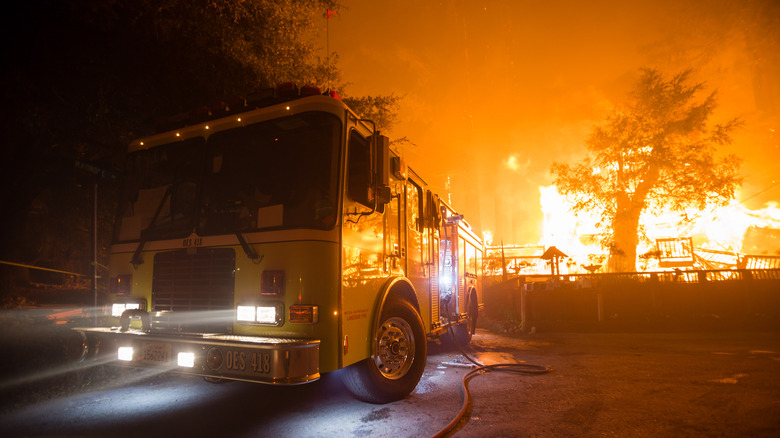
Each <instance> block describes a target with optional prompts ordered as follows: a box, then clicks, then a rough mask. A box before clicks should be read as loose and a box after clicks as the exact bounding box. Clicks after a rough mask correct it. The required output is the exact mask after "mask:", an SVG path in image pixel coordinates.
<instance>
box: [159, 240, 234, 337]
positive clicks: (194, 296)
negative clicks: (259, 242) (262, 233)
mask: <svg viewBox="0 0 780 438" xmlns="http://www.w3.org/2000/svg"><path fill="white" fill-rule="evenodd" d="M235 269H236V252H235V251H234V250H233V249H229V248H198V249H197V251H192V250H189V251H188V250H186V249H182V250H177V251H171V252H163V253H158V254H157V255H155V257H154V278H153V280H152V306H151V308H152V312H158V314H167V315H168V316H167V317H166V318H162V319H158V320H157V321H156V324H155V325H156V327H157V328H162V327H161V326H166V325H169V324H172V321H176V323H175V324H174V325H175V327H165V328H170V329H176V330H179V331H220V332H224V331H225V330H227V329H228V327H230V326H231V325H232V318H226V317H225V318H215V316H217V315H232V311H233V291H234V287H235V281H234V280H235ZM174 313H175V314H177V315H178V316H177V317H176V318H174V319H171V318H170V316H171V314H174ZM185 315H190V316H191V318H187V317H186V316H185ZM154 322H155V321H153V323H154Z"/></svg>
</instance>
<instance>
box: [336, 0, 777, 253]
mask: <svg viewBox="0 0 780 438" xmlns="http://www.w3.org/2000/svg"><path fill="white" fill-rule="evenodd" d="M679 3H683V4H679ZM745 4H747V5H748V6H744V5H745ZM322 26H323V29H324V28H325V23H324V19H323V24H322ZM327 33H328V34H329V43H328V44H329V47H330V49H331V50H332V51H335V52H337V53H338V55H339V67H340V68H341V70H342V72H343V74H344V78H345V80H347V81H348V82H350V85H349V88H348V89H347V90H346V92H347V93H348V94H350V95H355V96H359V95H377V94H390V93H396V94H398V95H402V96H404V99H403V101H402V106H401V112H400V114H399V123H398V125H397V126H396V127H395V129H393V131H392V132H390V133H389V135H390V136H391V138H397V137H403V136H406V137H408V138H409V139H410V140H411V141H412V142H414V144H415V146H411V147H410V146H407V147H405V148H404V155H405V157H406V158H407V161H408V162H409V164H410V165H411V166H412V167H413V168H415V169H416V170H417V171H418V172H419V173H420V174H421V175H422V176H423V178H425V179H426V180H427V182H428V183H429V184H431V185H432V186H433V187H434V189H435V190H436V191H437V192H438V193H440V194H442V195H443V196H445V197H446V194H445V193H446V190H445V186H446V180H447V176H449V177H450V178H451V181H452V202H453V205H454V206H455V208H456V209H458V210H460V212H462V213H464V214H465V215H466V218H467V219H468V220H469V221H470V222H471V223H472V224H473V225H475V226H476V227H477V228H478V229H480V230H491V231H493V233H494V239H495V241H496V242H498V241H499V240H504V241H505V242H507V243H536V242H537V241H538V240H539V238H540V237H541V220H542V213H541V209H540V205H539V186H546V185H549V184H550V183H551V178H550V174H549V168H550V165H551V164H552V162H553V161H567V162H573V161H576V160H579V159H581V158H583V156H584V141H585V137H586V135H587V134H588V133H589V132H590V130H591V129H592V128H593V126H594V125H596V124H597V123H599V122H600V121H602V120H603V118H604V116H605V115H606V114H607V113H608V112H609V111H610V109H611V108H612V107H613V105H615V104H620V103H621V102H622V101H623V99H624V98H625V96H626V93H627V91H628V90H629V88H630V87H631V85H632V84H633V82H634V80H635V78H636V77H637V75H638V71H639V68H640V67H642V66H648V67H657V68H659V69H661V70H662V71H664V72H667V73H674V72H678V71H680V70H681V69H684V68H686V67H692V68H694V69H695V74H696V76H695V78H696V79H697V80H703V81H706V83H707V85H708V87H707V89H708V90H713V89H716V88H717V89H718V90H719V93H720V98H721V100H720V102H721V105H720V107H719V108H718V111H717V112H716V114H715V115H714V116H713V120H715V121H719V120H722V121H725V120H726V119H728V118H731V117H735V116H741V117H742V118H743V119H744V120H745V122H746V126H745V128H744V129H743V130H742V131H741V132H740V133H739V135H738V136H737V137H736V141H735V144H734V145H733V146H732V147H730V148H729V149H728V152H734V153H737V154H739V155H741V156H742V157H743V158H744V159H745V162H744V164H743V167H742V174H743V176H744V177H745V183H744V184H743V188H742V193H741V196H740V199H741V200H745V205H746V206H748V207H750V208H761V207H763V206H764V205H765V203H767V202H770V201H772V202H780V184H778V183H780V146H779V144H780V140H778V136H780V132H778V130H780V2H777V1H774V0H766V1H757V2H755V1H753V2H751V1H716V0H708V1H688V2H680V1H667V0H664V1H643V2H637V1H633V2H632V1H625V0H623V1H589V2H582V1H566V2H562V1H551V2H530V1H511V0H503V1H502V0H492V1H466V0H461V1H457V0H452V1H424V0H416V1H412V0H386V1H381V2H374V1H351V2H348V4H347V9H344V10H342V11H340V13H339V14H338V16H336V17H333V18H331V19H330V22H329V23H328V32H327ZM321 34H322V35H323V37H322V38H321V39H322V40H323V41H324V40H325V37H324V35H325V32H321ZM322 46H323V47H324V46H325V44H322ZM773 130H774V131H773ZM775 181H777V182H775ZM759 192H761V193H759ZM748 198H749V199H748Z"/></svg>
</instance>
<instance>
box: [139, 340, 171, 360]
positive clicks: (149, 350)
mask: <svg viewBox="0 0 780 438" xmlns="http://www.w3.org/2000/svg"><path fill="white" fill-rule="evenodd" d="M143 352H144V355H143V358H142V359H141V361H142V362H144V363H157V364H161V363H168V362H169V361H170V360H171V344H165V343H162V342H144V343H143Z"/></svg>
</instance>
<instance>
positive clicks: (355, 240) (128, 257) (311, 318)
mask: <svg viewBox="0 0 780 438" xmlns="http://www.w3.org/2000/svg"><path fill="white" fill-rule="evenodd" d="M178 121H179V122H180V126H177V127H175V128H174V129H170V130H167V131H166V132H163V133H161V134H158V135H154V136H151V137H148V138H144V139H142V140H139V141H135V142H134V143H132V144H131V145H130V150H129V154H128V156H127V161H126V170H125V173H124V175H125V178H124V179H125V182H124V189H123V193H122V195H121V200H120V206H119V209H118V215H117V223H116V229H115V233H114V243H113V244H112V245H111V249H110V252H111V264H110V269H111V271H110V272H111V274H110V275H111V287H110V289H111V290H110V297H111V302H112V305H111V307H110V310H109V311H107V316H106V317H107V321H108V323H107V324H106V326H105V327H85V328H79V329H77V330H78V331H79V332H81V333H82V334H83V335H84V337H85V356H89V357H97V356H100V357H106V356H108V357H109V358H111V357H113V359H115V360H116V361H118V363H123V364H127V365H131V366H139V367H158V368H161V369H169V370H172V371H178V372H184V373H190V374H196V375H202V376H205V377H206V379H207V380H210V381H217V380H223V379H228V380H244V381H251V382H260V383H268V384H300V383H306V382H311V381H313V380H316V379H318V378H319V376H320V374H321V373H325V372H330V371H334V370H338V369H342V368H344V369H345V370H344V382H345V384H346V386H347V387H348V389H349V390H350V391H351V392H352V393H353V394H354V395H355V396H356V397H357V398H359V399H361V400H365V401H368V402H373V403H386V402H390V401H393V400H398V399H400V398H403V397H405V396H406V395H407V394H409V393H410V392H411V391H412V390H413V389H414V388H415V386H416V385H417V382H418V381H419V379H420V376H421V375H422V372H423V369H424V367H425V360H426V351H427V347H426V345H427V341H428V339H433V338H437V337H440V336H451V335H450V333H453V334H454V336H455V337H456V339H457V340H458V341H459V342H460V343H466V342H468V341H469V340H470V338H471V334H472V333H473V331H474V328H475V325H476V320H477V316H478V313H479V311H480V309H481V308H482V306H483V301H482V290H481V270H482V255H483V244H482V242H481V240H480V239H479V238H478V236H477V235H476V234H475V233H474V232H473V231H472V230H471V228H470V226H469V225H468V224H467V223H466V221H464V220H463V218H462V216H460V215H457V214H455V211H454V210H453V209H452V208H451V207H450V206H449V205H447V204H446V203H445V202H443V200H442V199H440V198H439V197H438V196H437V195H436V194H434V193H432V192H431V190H430V189H429V187H428V185H427V184H426V183H425V181H424V180H423V179H422V178H421V177H420V176H419V175H418V174H417V173H415V172H414V171H413V170H412V169H411V168H408V167H407V166H406V164H405V162H404V160H403V159H402V158H401V157H399V156H398V155H397V154H395V153H394V152H393V151H391V150H390V149H389V146H388V139H387V137H385V136H383V135H380V134H379V133H378V132H377V131H376V129H375V128H374V124H373V122H371V121H369V120H361V119H360V118H359V117H358V116H357V115H356V114H355V113H354V112H352V111H351V110H350V109H349V108H348V107H347V106H346V105H345V104H344V103H343V102H342V101H341V100H340V99H339V98H338V96H337V95H335V93H321V92H320V90H319V89H316V88H313V87H301V88H300V89H299V88H298V87H297V86H295V85H294V84H283V85H281V86H279V87H277V88H275V89H272V90H267V91H266V92H264V93H259V94H255V95H252V96H248V97H247V98H246V99H243V100H241V101H237V102H233V103H232V104H229V105H225V104H223V105H217V106H215V107H212V108H210V109H203V110H202V111H199V112H193V113H192V114H190V115H189V116H188V117H187V118H186V120H184V119H178Z"/></svg>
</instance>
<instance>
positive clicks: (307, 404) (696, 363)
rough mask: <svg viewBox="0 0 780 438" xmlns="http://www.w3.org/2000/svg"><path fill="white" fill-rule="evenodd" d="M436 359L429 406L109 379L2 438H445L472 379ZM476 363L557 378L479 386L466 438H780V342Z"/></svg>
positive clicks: (301, 389)
mask: <svg viewBox="0 0 780 438" xmlns="http://www.w3.org/2000/svg"><path fill="white" fill-rule="evenodd" d="M429 349H430V356H429V361H428V365H427V367H426V370H425V374H424V376H423V379H422V381H421V382H420V384H419V385H418V387H417V389H416V390H415V392H414V393H413V394H412V395H410V396H409V397H407V398H406V399H404V400H402V401H399V402H395V403H391V404H388V405H371V404H365V403H361V402H358V401H356V400H354V399H353V398H352V397H351V396H350V395H349V393H347V391H346V390H345V389H344V387H343V385H342V384H341V382H340V380H339V376H338V373H333V374H331V375H327V376H325V377H324V378H323V379H321V380H320V381H318V382H314V383H312V384H308V385H301V386H295V387H283V388H277V387H269V386H263V385H254V384H249V383H240V382H233V383H227V384H219V385H214V384H209V383H206V382H204V381H203V380H202V379H200V378H197V377H190V376H181V375H173V374H163V375H150V374H149V373H148V372H147V371H137V370H124V371H123V372H121V373H119V372H115V371H112V372H105V371H103V372H102V373H101V374H99V375H101V376H103V377H102V380H101V381H100V382H94V381H93V382H92V384H91V385H90V387H91V388H93V389H92V390H90V391H86V392H85V391H83V390H81V391H78V392H77V393H73V394H71V395H68V394H60V395H59V396H57V397H51V396H50V395H51V394H48V395H47V394H41V397H40V398H41V400H40V401H38V400H34V399H35V397H30V398H28V400H26V401H25V402H24V403H21V404H17V405H15V406H13V407H12V408H9V407H8V406H6V407H5V409H4V410H3V411H2V413H0V436H51V435H57V436H73V435H78V436H130V435H132V436H135V437H138V436H144V437H152V436H171V435H173V436H185V435H191V436H203V435H205V434H209V435H214V436H240V437H255V436H257V437H262V436H275V437H277V436H295V437H309V436H311V437H319V436H328V437H331V436H340V437H363V436H371V437H420V436H431V435H433V434H435V433H436V432H437V431H438V430H439V429H440V428H442V427H443V426H445V425H446V424H447V423H448V422H449V421H450V420H451V419H452V418H453V416H454V415H455V414H456V413H457V412H458V410H459V409H460V406H461V389H460V386H461V379H462V377H463V376H464V375H465V374H466V373H467V372H468V371H469V370H470V368H469V366H468V365H467V361H466V360H464V359H463V358H462V357H461V356H460V355H459V354H457V353H456V352H454V351H449V350H446V349H444V348H443V347H441V346H440V345H438V344H437V343H431V344H430V347H429ZM470 350H471V352H472V353H473V355H474V356H475V357H476V358H477V359H478V360H480V361H482V362H483V363H496V362H508V361H527V362H528V363H534V364H542V365H548V366H551V367H552V368H553V369H554V371H553V372H552V373H549V374H545V375H534V376H523V375H515V374H510V373H498V372H491V373H488V374H486V375H481V376H478V377H476V378H474V379H472V380H471V382H470V384H469V388H470V389H471V392H472V395H473V404H472V408H471V410H470V411H469V412H468V415H467V417H466V418H465V419H464V420H463V421H462V422H461V423H460V424H459V426H458V428H457V429H456V431H455V434H454V436H457V437H460V436H463V437H471V436H473V437H487V436H491V437H502V436H507V437H510V436H511V437H516V436H532V437H560V436H593V437H596V436H599V437H600V436H620V437H624V436H636V437H643V436H647V437H651V436H652V437H657V436H691V437H694V436H695V437H699V436H767V437H770V436H771V437H776V436H780V335H779V334H778V333H699V334H673V333H670V334H600V333H589V334H565V333H547V334H542V333H537V334H534V335H523V336H522V337H521V338H512V337H507V336H499V335H495V334H492V333H490V332H487V331H485V330H480V331H479V333H478V334H477V335H476V336H475V338H474V341H473V345H472V347H471V349H470ZM112 385H118V386H117V387H112ZM37 390H38V391H40V389H37ZM44 398H45V400H44Z"/></svg>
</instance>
